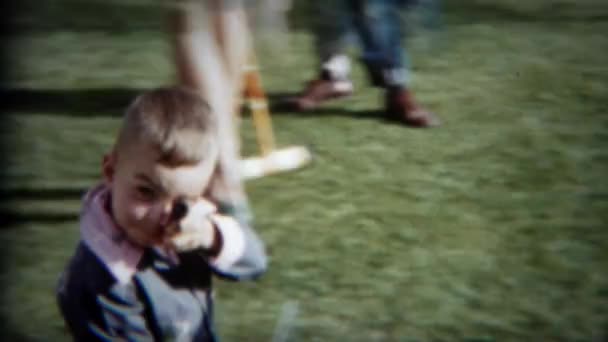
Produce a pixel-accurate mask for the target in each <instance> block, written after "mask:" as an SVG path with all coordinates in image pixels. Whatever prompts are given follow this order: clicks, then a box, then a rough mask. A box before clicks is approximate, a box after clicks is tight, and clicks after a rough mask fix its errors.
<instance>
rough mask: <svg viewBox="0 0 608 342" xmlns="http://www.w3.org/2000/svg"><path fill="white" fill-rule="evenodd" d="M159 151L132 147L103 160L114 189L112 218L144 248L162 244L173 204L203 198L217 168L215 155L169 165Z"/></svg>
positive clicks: (131, 238) (107, 180) (104, 168)
mask: <svg viewBox="0 0 608 342" xmlns="http://www.w3.org/2000/svg"><path fill="white" fill-rule="evenodd" d="M158 156H159V155H158V152H157V151H156V150H155V149H153V148H149V147H145V146H133V147H130V148H129V150H128V151H124V153H121V155H120V157H118V156H117V155H116V153H112V154H110V155H108V156H106V157H105V158H104V163H103V173H104V178H105V181H106V183H107V184H108V186H109V187H110V189H111V193H112V197H111V198H112V200H111V209H112V215H113V217H114V220H115V221H116V223H117V224H118V225H119V226H120V227H121V228H122V229H123V230H124V231H125V233H126V234H127V236H128V237H129V239H130V240H131V241H133V242H135V243H137V244H139V245H141V246H144V247H147V246H153V245H159V244H162V243H163V242H164V241H166V239H167V238H169V236H168V234H169V232H168V229H167V225H168V224H169V223H171V222H170V214H171V210H172V209H173V205H174V204H175V203H176V202H177V201H180V200H186V201H193V200H196V199H200V197H201V196H202V194H203V193H204V191H205V189H206V188H207V184H208V183H209V179H210V178H211V174H212V173H213V170H214V168H215V160H216V155H213V156H206V157H205V158H203V161H201V162H199V163H198V164H193V165H182V166H166V165H163V164H160V163H158V162H157V160H158Z"/></svg>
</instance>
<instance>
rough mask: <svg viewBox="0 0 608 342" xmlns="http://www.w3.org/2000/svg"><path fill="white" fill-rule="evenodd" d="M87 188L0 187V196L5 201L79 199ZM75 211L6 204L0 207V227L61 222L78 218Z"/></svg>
mask: <svg viewBox="0 0 608 342" xmlns="http://www.w3.org/2000/svg"><path fill="white" fill-rule="evenodd" d="M86 190H87V189H85V188H55V189H53V188H50V189H30V188H16V189H1V190H0V198H2V200H3V201H5V202H9V203H10V202H11V201H47V202H48V201H64V200H79V199H81V198H82V197H83V196H84V194H85V192H86ZM78 216H79V213H78V212H77V211H74V212H70V211H52V210H44V211H25V212H24V211H22V210H18V209H16V208H12V207H11V205H10V204H9V205H7V206H6V207H5V208H2V209H0V227H2V228H10V227H16V226H18V225H19V224H22V223H27V222H40V223H62V222H69V221H76V220H78Z"/></svg>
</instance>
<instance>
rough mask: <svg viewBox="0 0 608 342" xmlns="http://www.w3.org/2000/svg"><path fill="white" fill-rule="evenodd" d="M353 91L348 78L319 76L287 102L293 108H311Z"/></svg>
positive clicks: (300, 109)
mask: <svg viewBox="0 0 608 342" xmlns="http://www.w3.org/2000/svg"><path fill="white" fill-rule="evenodd" d="M352 93H353V84H352V82H350V81H349V80H339V81H338V80H328V79H323V78H319V79H316V80H312V81H310V82H308V85H307V86H306V89H305V90H304V91H303V92H302V94H300V95H299V96H297V97H295V98H292V99H291V100H290V101H289V102H290V103H291V104H292V105H293V107H294V109H295V110H299V111H306V110H311V109H314V108H316V107H317V106H319V105H320V104H322V103H323V102H326V101H329V100H332V99H336V98H340V97H346V96H349V95H351V94H352Z"/></svg>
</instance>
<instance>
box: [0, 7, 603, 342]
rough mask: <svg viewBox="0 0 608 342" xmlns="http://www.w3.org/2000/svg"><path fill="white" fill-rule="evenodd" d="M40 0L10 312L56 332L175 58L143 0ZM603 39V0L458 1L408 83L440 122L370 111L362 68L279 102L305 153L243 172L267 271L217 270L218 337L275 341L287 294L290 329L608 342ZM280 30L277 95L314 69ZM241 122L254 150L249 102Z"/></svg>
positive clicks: (374, 337)
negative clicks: (249, 278) (274, 167)
mask: <svg viewBox="0 0 608 342" xmlns="http://www.w3.org/2000/svg"><path fill="white" fill-rule="evenodd" d="M33 3H34V2H32V1H29V2H25V3H23V5H22V6H21V7H22V8H23V11H25V10H26V9H28V7H29V10H30V12H27V13H26V12H21V14H20V15H18V16H16V17H15V18H13V20H14V22H15V23H16V24H17V25H18V27H20V28H23V29H24V30H21V31H20V32H19V33H18V34H15V35H13V36H12V38H11V41H10V43H11V45H10V46H11V48H12V49H13V51H15V52H14V53H13V55H12V61H11V68H10V70H12V77H11V80H10V82H9V83H8V84H7V87H8V89H9V99H10V100H11V104H10V112H9V115H8V117H7V122H6V123H5V124H4V126H3V127H2V129H1V130H0V134H2V138H3V139H4V140H5V141H6V142H7V146H6V150H5V154H6V156H5V158H7V159H8V160H9V165H8V166H7V167H5V168H4V170H2V175H3V177H4V180H3V184H2V188H1V189H0V191H1V192H2V194H3V195H4V197H5V200H4V201H3V203H2V212H3V216H4V218H5V221H6V218H7V217H8V218H10V219H11V220H10V221H8V222H9V225H7V226H5V227H4V228H3V229H2V230H0V245H1V246H2V249H3V252H4V254H3V258H2V261H1V262H2V272H1V273H0V277H1V278H0V280H1V282H2V285H3V291H2V302H1V304H2V305H0V313H1V314H2V321H3V328H2V330H3V332H4V333H5V334H7V335H8V336H9V338H7V339H5V340H6V341H10V340H14V341H24V340H32V341H61V340H68V335H67V332H66V331H65V329H64V325H63V321H62V320H61V318H60V316H59V314H58V311H57V307H56V304H55V298H54V287H55V283H56V280H57V277H58V275H59V273H60V271H61V270H62V268H63V266H64V264H65V262H66V261H67V259H68V258H69V257H70V255H71V253H72V251H73V247H74V246H75V243H76V241H77V239H78V234H77V215H78V210H79V198H80V196H81V194H82V191H83V189H85V188H86V187H89V186H91V185H93V184H94V183H95V182H96V181H97V179H98V176H99V165H100V162H101V156H102V154H103V153H104V151H106V150H107V149H108V148H109V147H110V145H111V143H112V139H113V135H114V133H115V131H116V129H117V127H118V124H119V119H120V114H121V111H122V109H123V107H124V105H125V104H126V103H127V102H128V101H129V100H130V98H131V97H132V96H134V95H135V94H136V93H137V91H138V90H141V89H147V88H151V87H155V86H158V85H161V84H165V83H169V82H171V81H172V77H173V66H172V63H171V59H170V54H169V53H170V49H169V46H168V42H167V40H166V37H165V36H164V35H163V33H162V32H161V31H160V30H161V29H162V26H161V24H160V22H159V21H158V20H159V19H160V18H161V17H162V16H161V13H160V10H159V8H157V7H155V6H150V3H152V1H143V0H138V1H135V0H132V1H124V2H119V1H111V2H108V1H106V2H102V1H85V0H79V1H77V0H62V1H50V0H47V1H44V2H36V4H37V5H36V6H33V5H32V4H33ZM66 5H70V6H69V7H67V6H66ZM131 16H133V17H132V18H131ZM296 16H300V17H303V18H304V19H306V16H305V14H300V13H298V14H296ZM303 21H306V20H303ZM607 32H608V3H606V2H604V1H601V0H596V1H593V0H586V1H578V2H575V1H566V0H561V1H550V0H546V1H544V0H530V1H526V2H520V1H509V0H502V1H500V0H495V1H489V0H488V1H482V0H477V1H474V0H466V1H465V0H461V1H456V0H453V1H446V6H445V12H444V25H443V27H442V28H441V29H440V31H439V32H436V33H439V37H438V38H437V40H434V41H432V42H434V45H431V47H430V48H424V47H423V45H424V44H423V43H424V42H425V40H424V36H421V35H418V36H416V38H415V39H413V40H411V41H410V46H411V57H412V61H413V65H414V70H413V72H414V84H413V88H414V90H415V91H416V93H417V96H418V98H419V99H420V101H421V102H423V103H424V104H426V105H427V106H428V107H429V108H430V109H432V110H434V111H436V112H437V113H438V114H439V116H440V117H441V118H442V119H443V123H444V124H443V126H442V127H440V128H437V129H433V130H414V129H408V128H404V127H401V126H398V125H394V124H390V123H387V122H384V121H383V120H380V119H379V114H378V110H380V109H381V105H382V103H381V93H380V92H379V91H378V90H376V89H373V88H370V87H369V86H368V85H367V82H366V79H365V74H364V73H363V70H362V68H361V66H357V69H356V70H355V82H356V86H357V92H356V96H354V97H352V98H349V99H346V100H340V101H337V102H335V103H333V104H329V105H327V106H325V107H323V108H322V109H320V110H318V111H316V112H313V113H310V114H296V113H288V112H277V113H275V115H274V116H273V121H274V125H275V130H276V133H277V139H278V141H279V143H280V144H281V145H284V146H287V145H293V144H306V145H308V146H310V147H311V149H312V150H313V152H314V155H315V160H314V163H313V164H312V165H310V166H309V167H307V168H305V169H302V170H299V171H297V172H292V173H287V174H281V175H276V176H271V177H267V178H264V179H260V180H255V181H251V182H249V183H247V188H248V192H249V194H250V198H251V203H252V206H253V209H254V211H255V214H256V223H257V227H258V230H259V232H260V234H261V235H262V237H263V238H264V240H265V241H266V242H267V245H268V248H269V253H270V256H271V264H270V269H269V272H268V273H267V275H266V276H265V277H263V278H262V279H261V280H260V281H259V282H256V283H243V284H232V283H226V282H221V281H219V282H217V283H216V286H217V289H218V297H217V299H218V302H217V323H218V328H219V331H220V336H221V337H222V338H223V340H224V341H269V340H271V338H272V336H273V331H274V329H275V326H276V324H277V321H278V320H279V316H280V313H281V308H282V307H283V305H284V304H285V303H287V302H295V303H297V305H298V308H299V311H298V315H297V317H296V319H295V321H293V322H292V323H293V326H292V330H291V333H290V338H289V341H604V340H605V339H606V338H608V274H607V273H606V271H607V270H608V231H607V229H608V182H606V181H605V179H604V177H605V176H606V175H608V150H607V147H608V116H607V114H608V64H606V62H607V61H608V35H607V34H606V33H607ZM289 41H290V43H291V44H290V46H289V50H288V51H287V52H285V53H284V55H281V56H276V55H273V56H271V55H270V52H268V53H262V56H261V62H262V64H263V66H264V71H263V78H264V82H265V85H266V88H267V91H268V92H269V93H270V94H279V93H286V92H293V91H297V90H299V89H300V88H301V86H302V84H303V82H304V81H306V80H307V79H309V78H310V77H312V76H313V75H314V74H315V67H316V60H315V55H314V51H313V45H312V37H311V36H310V35H309V34H308V33H307V32H306V31H305V30H302V29H297V30H296V29H294V31H293V32H292V33H291V34H290V36H289ZM281 57H283V58H281ZM277 61H278V62H277ZM242 132H243V143H244V145H245V146H244V150H245V152H246V153H252V152H253V151H255V145H254V144H255V140H254V132H253V130H252V128H251V121H250V119H249V118H248V117H246V118H245V119H244V121H243V125H242Z"/></svg>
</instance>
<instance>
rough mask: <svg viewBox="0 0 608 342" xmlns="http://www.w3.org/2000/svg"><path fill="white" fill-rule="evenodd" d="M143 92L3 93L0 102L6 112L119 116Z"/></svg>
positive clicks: (81, 90) (120, 90)
mask: <svg viewBox="0 0 608 342" xmlns="http://www.w3.org/2000/svg"><path fill="white" fill-rule="evenodd" d="M141 92H143V90H142V89H132V88H99V89H23V88H21V89H19V88H17V89H3V90H1V91H0V102H1V103H2V104H3V107H4V108H3V109H4V110H6V111H7V112H21V113H58V114H65V115H73V116H88V117H95V116H116V117H119V116H122V113H123V111H124V109H125V108H126V107H127V105H128V104H129V103H130V102H131V101H132V100H133V98H134V97H135V96H137V95H138V94H140V93H141Z"/></svg>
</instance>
